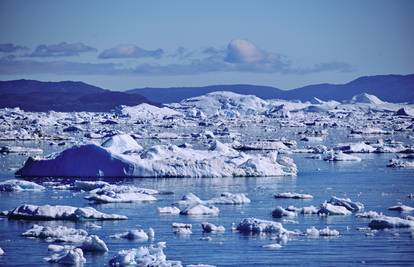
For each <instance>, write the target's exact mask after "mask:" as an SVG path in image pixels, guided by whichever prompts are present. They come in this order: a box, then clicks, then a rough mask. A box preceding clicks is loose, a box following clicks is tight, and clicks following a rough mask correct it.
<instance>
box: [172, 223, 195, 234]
mask: <svg viewBox="0 0 414 267" xmlns="http://www.w3.org/2000/svg"><path fill="white" fill-rule="evenodd" d="M171 226H172V229H173V232H174V234H178V235H191V234H192V233H193V232H192V231H191V229H193V226H192V225H191V224H187V223H173V224H172V225H171Z"/></svg>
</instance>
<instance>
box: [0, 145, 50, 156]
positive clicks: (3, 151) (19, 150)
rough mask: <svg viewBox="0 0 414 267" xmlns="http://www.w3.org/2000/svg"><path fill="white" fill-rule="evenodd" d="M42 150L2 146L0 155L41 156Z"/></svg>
mask: <svg viewBox="0 0 414 267" xmlns="http://www.w3.org/2000/svg"><path fill="white" fill-rule="evenodd" d="M42 153H43V150H42V149H40V148H31V147H21V146H3V147H0V154H22V155H27V154H42Z"/></svg>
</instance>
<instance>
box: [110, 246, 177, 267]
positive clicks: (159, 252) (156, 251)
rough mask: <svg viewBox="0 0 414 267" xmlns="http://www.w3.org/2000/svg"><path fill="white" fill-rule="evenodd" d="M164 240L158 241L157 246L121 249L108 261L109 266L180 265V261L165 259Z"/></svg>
mask: <svg viewBox="0 0 414 267" xmlns="http://www.w3.org/2000/svg"><path fill="white" fill-rule="evenodd" d="M164 248H165V242H159V243H158V244H157V246H154V245H151V246H149V247H139V248H135V249H129V250H121V251H119V252H118V254H117V255H115V256H114V257H113V258H112V259H111V260H110V261H109V265H110V266H143V267H151V266H154V267H155V266H162V267H181V266H182V265H181V262H179V261H170V260H167V256H166V255H165V254H164V251H163V249H164Z"/></svg>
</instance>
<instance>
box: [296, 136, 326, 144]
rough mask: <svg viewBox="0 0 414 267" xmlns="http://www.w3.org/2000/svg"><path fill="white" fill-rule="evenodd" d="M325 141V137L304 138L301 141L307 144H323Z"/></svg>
mask: <svg viewBox="0 0 414 267" xmlns="http://www.w3.org/2000/svg"><path fill="white" fill-rule="evenodd" d="M323 140H324V137H323V136H305V137H303V138H301V139H300V141H305V142H314V143H316V142H322V141H323Z"/></svg>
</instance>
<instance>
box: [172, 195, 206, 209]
mask: <svg viewBox="0 0 414 267" xmlns="http://www.w3.org/2000/svg"><path fill="white" fill-rule="evenodd" d="M201 203H204V201H202V200H201V199H200V198H199V197H198V196H196V195H195V194H193V193H187V194H185V195H184V196H183V197H182V198H181V200H180V201H178V203H177V204H178V205H180V206H194V205H197V204H201Z"/></svg>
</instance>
